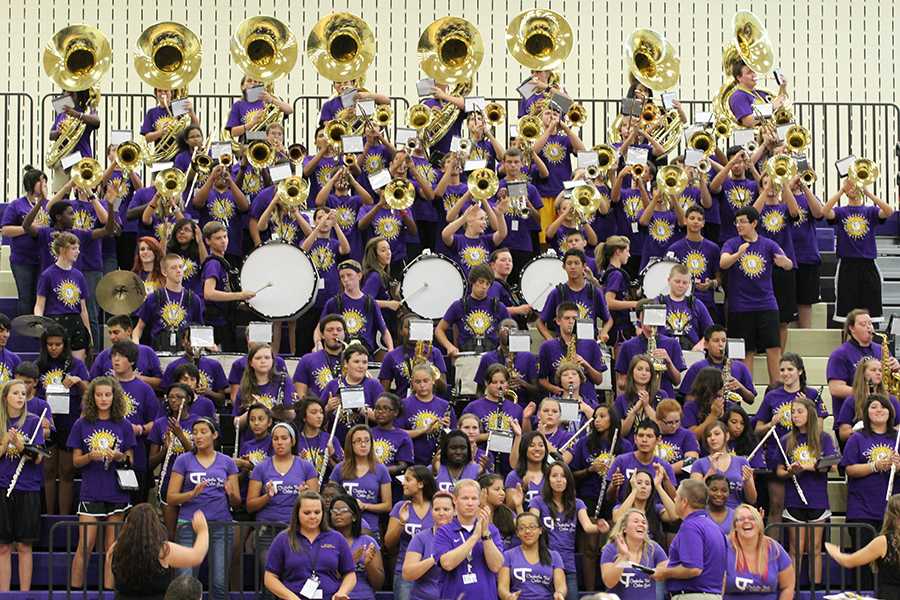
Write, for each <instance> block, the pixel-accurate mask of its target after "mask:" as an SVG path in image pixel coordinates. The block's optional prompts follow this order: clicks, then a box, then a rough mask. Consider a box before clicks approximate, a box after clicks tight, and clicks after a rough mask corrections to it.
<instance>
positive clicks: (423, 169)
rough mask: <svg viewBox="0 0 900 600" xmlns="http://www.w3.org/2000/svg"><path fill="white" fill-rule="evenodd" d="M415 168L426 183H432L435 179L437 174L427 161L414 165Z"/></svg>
mask: <svg viewBox="0 0 900 600" xmlns="http://www.w3.org/2000/svg"><path fill="white" fill-rule="evenodd" d="M415 168H416V170H417V171H418V172H419V175H421V176H422V178H423V179H425V180H426V181H427V182H428V183H434V182H435V181H437V175H436V173H435V172H434V169H433V168H432V166H431V165H429V164H427V163H421V164H418V165H416V167H415Z"/></svg>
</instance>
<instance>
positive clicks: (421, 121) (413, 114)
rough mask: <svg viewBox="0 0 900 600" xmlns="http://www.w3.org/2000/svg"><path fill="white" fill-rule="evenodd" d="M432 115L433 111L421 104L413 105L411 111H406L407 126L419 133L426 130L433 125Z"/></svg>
mask: <svg viewBox="0 0 900 600" xmlns="http://www.w3.org/2000/svg"><path fill="white" fill-rule="evenodd" d="M431 113H432V110H431V109H430V108H429V107H427V106H425V105H424V104H422V103H421V102H420V103H418V104H413V105H412V106H411V107H409V110H408V111H406V124H407V125H409V127H410V128H411V129H415V130H417V131H418V130H421V129H425V128H426V127H428V126H429V125H430V124H431V119H432V114H431Z"/></svg>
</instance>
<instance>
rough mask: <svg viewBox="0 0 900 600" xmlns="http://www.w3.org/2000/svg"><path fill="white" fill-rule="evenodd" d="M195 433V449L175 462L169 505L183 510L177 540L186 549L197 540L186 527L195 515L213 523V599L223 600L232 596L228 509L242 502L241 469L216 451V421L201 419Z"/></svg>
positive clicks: (168, 499) (168, 494) (210, 570)
mask: <svg viewBox="0 0 900 600" xmlns="http://www.w3.org/2000/svg"><path fill="white" fill-rule="evenodd" d="M191 434H192V436H193V444H194V448H193V450H191V451H190V452H184V453H182V454H181V456H179V457H178V458H176V459H175V465H174V466H173V467H172V475H171V478H170V480H169V488H168V493H167V496H166V502H167V503H168V504H170V505H173V506H178V507H179V509H178V524H179V527H178V532H177V534H176V536H175V537H176V541H177V542H178V543H179V544H181V545H182V546H190V545H191V544H192V543H193V541H194V535H195V534H194V532H193V531H191V529H190V528H189V527H186V526H185V524H186V523H190V522H191V519H192V518H193V516H194V513H195V512H198V511H200V512H202V513H203V515H204V516H205V517H206V520H207V521H209V522H210V528H209V530H210V532H209V537H210V541H209V554H208V556H207V561H208V564H209V577H210V596H211V597H212V598H215V599H216V600H223V599H224V598H225V597H226V595H227V593H228V592H227V584H228V582H227V580H226V578H225V565H226V564H227V561H228V556H229V554H230V552H231V541H232V536H233V533H234V532H233V528H232V527H231V525H230V523H231V513H230V512H229V511H228V507H229V504H230V505H231V506H239V505H240V503H241V493H240V490H239V489H238V475H237V474H238V468H237V466H236V465H235V464H234V461H232V460H231V458H229V457H228V456H225V455H224V454H222V453H221V452H217V451H216V448H215V443H216V440H217V439H218V437H219V430H218V428H217V427H216V425H215V423H214V422H213V421H212V420H210V419H206V418H203V417H201V418H199V419H197V420H196V421H195V422H194V424H193V425H192V426H191ZM186 572H189V571H186ZM195 576H196V575H195Z"/></svg>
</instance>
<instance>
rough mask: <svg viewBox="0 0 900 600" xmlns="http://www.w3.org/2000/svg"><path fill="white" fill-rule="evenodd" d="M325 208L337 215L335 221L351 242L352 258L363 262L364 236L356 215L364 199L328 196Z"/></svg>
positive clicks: (354, 196)
mask: <svg viewBox="0 0 900 600" xmlns="http://www.w3.org/2000/svg"><path fill="white" fill-rule="evenodd" d="M325 206H327V207H328V208H330V209H332V210H333V211H334V213H335V220H336V221H337V224H338V226H339V227H340V228H341V231H343V232H344V235H345V236H346V237H347V241H348V242H350V256H351V257H352V258H354V259H355V260H362V253H363V246H362V236H361V235H360V233H359V228H358V227H357V226H356V215H357V214H358V213H359V209H360V207H362V198H360V197H359V196H356V195H353V196H338V195H336V194H328V199H327V200H325Z"/></svg>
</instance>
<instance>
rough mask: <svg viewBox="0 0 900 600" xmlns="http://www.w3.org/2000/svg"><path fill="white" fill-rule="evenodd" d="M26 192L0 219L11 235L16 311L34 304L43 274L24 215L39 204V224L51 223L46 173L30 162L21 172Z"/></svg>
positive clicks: (24, 312) (22, 312) (6, 234)
mask: <svg viewBox="0 0 900 600" xmlns="http://www.w3.org/2000/svg"><path fill="white" fill-rule="evenodd" d="M22 184H23V186H24V188H25V194H24V195H23V196H20V197H19V198H16V199H15V200H13V201H12V202H10V203H9V204H7V205H6V209H5V210H4V211H3V218H2V221H0V226H2V227H0V231H2V234H3V237H5V238H9V240H10V242H9V250H10V252H9V263H10V269H11V270H12V274H13V279H14V280H15V282H16V292H17V295H18V301H17V303H16V305H17V309H18V310H17V311H16V312H17V314H20V315H27V314H28V313H30V312H31V311H32V309H33V308H34V298H35V292H36V290H37V281H38V276H39V275H40V274H41V269H40V255H39V254H38V248H39V247H38V242H37V240H36V239H35V238H34V236H32V235H30V234H29V232H28V230H27V229H25V227H24V220H25V216H26V215H28V213H30V212H31V210H32V209H33V208H34V207H35V206H38V207H39V208H38V209H37V210H38V215H36V218H35V225H36V226H37V227H44V226H46V225H48V224H49V222H50V217H49V215H48V214H47V209H46V206H47V198H48V189H49V186H48V184H47V176H46V175H44V173H43V172H41V171H40V170H38V169H35V168H34V167H32V166H31V165H27V166H26V167H25V169H24V173H23V174H22Z"/></svg>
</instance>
